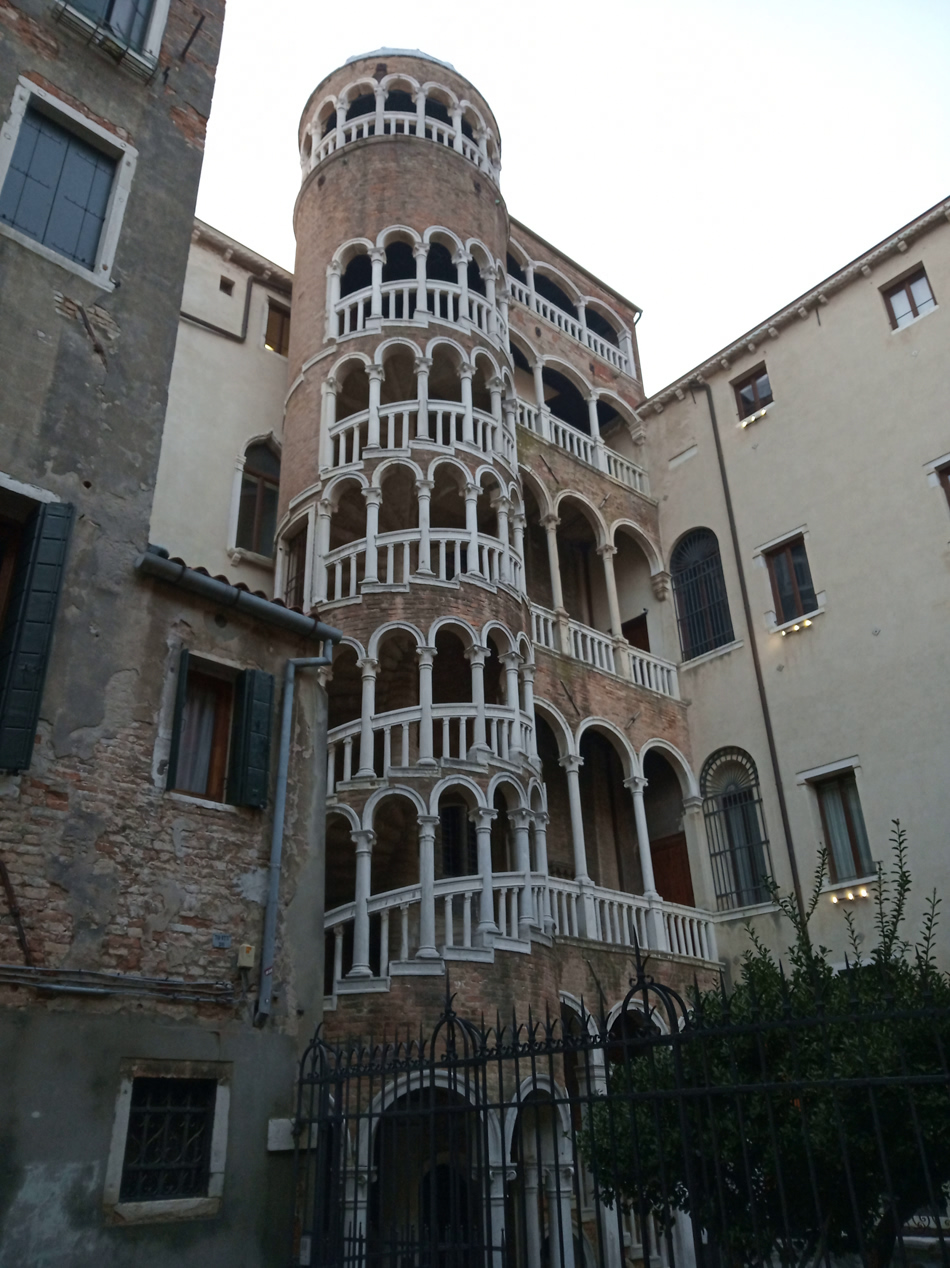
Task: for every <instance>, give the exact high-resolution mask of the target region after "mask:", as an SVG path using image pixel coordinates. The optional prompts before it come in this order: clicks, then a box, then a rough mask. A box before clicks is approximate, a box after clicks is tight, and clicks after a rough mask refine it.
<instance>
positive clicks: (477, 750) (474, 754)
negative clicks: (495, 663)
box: [465, 644, 491, 762]
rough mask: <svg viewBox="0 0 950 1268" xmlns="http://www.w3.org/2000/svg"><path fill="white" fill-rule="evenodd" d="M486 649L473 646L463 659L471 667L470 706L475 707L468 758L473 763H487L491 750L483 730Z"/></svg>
mask: <svg viewBox="0 0 950 1268" xmlns="http://www.w3.org/2000/svg"><path fill="white" fill-rule="evenodd" d="M488 650H489V649H488V648H487V647H479V646H478V645H477V644H473V645H472V646H471V647H469V648H468V649H467V650H466V652H465V659H466V660H467V661H468V663H469V664H470V665H471V667H472V704H473V705H474V706H475V731H474V735H473V737H472V747H471V749H470V750H469V753H468V757H469V760H470V761H473V762H487V761H488V756H489V754H490V752H491V749H490V748H489V747H488V738H487V734H486V729H485V657H486V656H487V655H488Z"/></svg>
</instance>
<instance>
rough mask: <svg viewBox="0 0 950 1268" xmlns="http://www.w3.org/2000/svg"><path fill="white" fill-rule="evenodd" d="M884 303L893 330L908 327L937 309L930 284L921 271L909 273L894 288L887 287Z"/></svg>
mask: <svg viewBox="0 0 950 1268" xmlns="http://www.w3.org/2000/svg"><path fill="white" fill-rule="evenodd" d="M884 302H885V303H886V304H887V315H888V317H889V318H890V319H891V326H892V327H893V329H894V330H900V329H901V327H902V326H907V325H909V324H910V323H911V322H912V321H914V319H915V318H917V317H921V316H923V314H924V313H929V312H930V310H931V309H932V308H936V307H937V301H936V300H935V299H934V297H933V291H932V290H931V289H930V282H929V281H928V280H927V274H926V273H925V272H924V270H923V269H918V270H917V271H916V273H911V275H910V276H909V277H905V278H904V279H903V281H901V282H898V283H897V285H896V286H891V287H889V288H888V289H887V290H886V291H885V292H884Z"/></svg>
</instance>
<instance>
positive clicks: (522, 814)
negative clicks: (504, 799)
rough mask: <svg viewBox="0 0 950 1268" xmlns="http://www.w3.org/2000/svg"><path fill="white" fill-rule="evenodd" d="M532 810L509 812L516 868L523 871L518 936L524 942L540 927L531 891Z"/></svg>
mask: <svg viewBox="0 0 950 1268" xmlns="http://www.w3.org/2000/svg"><path fill="white" fill-rule="evenodd" d="M531 818H532V816H531V811H530V810H524V809H519V810H512V811H510V812H509V814H508V822H509V823H510V824H511V829H512V833H513V835H514V838H515V870H516V871H517V872H520V873H521V876H522V884H521V901H520V903H519V904H518V936H519V937H520V938H521V940H522V941H523V942H527V941H528V939H529V938H530V937H531V930H532V929H536V928H537V927H538V921H537V917H536V916H535V912H534V896H533V894H532V893H531V837H530V835H529V827H530V825H531Z"/></svg>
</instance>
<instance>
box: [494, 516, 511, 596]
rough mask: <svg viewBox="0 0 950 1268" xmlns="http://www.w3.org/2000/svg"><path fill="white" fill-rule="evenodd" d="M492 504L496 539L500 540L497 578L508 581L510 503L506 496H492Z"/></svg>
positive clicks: (509, 578) (509, 572)
mask: <svg viewBox="0 0 950 1268" xmlns="http://www.w3.org/2000/svg"><path fill="white" fill-rule="evenodd" d="M492 506H494V508H495V514H496V515H497V516H498V540H499V541H500V542H501V561H500V566H499V569H498V571H499V579H500V580H501V581H506V582H508V583H510V582H511V557H510V555H511V544H510V542H509V539H508V512H509V511H510V510H511V503H510V502H509V501H508V499H507V498H506V497H494V498H492Z"/></svg>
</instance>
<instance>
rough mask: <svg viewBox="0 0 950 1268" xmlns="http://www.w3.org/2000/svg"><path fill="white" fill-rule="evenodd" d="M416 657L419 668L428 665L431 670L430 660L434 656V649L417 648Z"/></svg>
mask: <svg viewBox="0 0 950 1268" xmlns="http://www.w3.org/2000/svg"><path fill="white" fill-rule="evenodd" d="M416 655H417V656H418V657H419V666H420V668H421V667H423V666H426V665H428V666H429V668H430V669H431V668H432V658H433V657H434V656H435V648H434V647H417V648H416Z"/></svg>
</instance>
